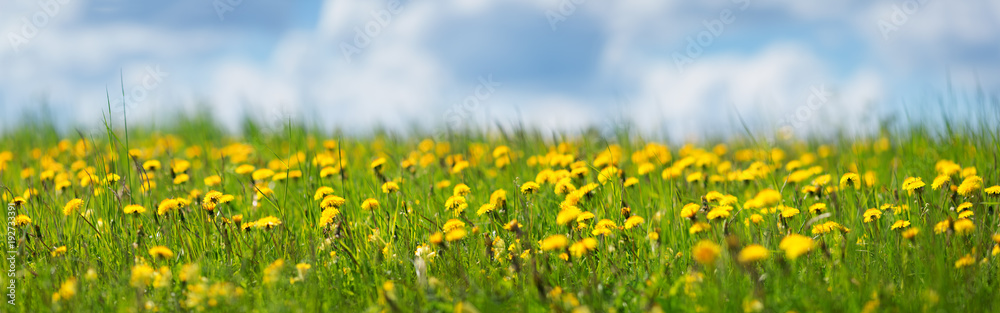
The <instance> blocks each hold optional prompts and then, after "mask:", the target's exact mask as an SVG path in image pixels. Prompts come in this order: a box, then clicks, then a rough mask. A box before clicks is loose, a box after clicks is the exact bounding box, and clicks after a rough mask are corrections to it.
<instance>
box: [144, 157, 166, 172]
mask: <svg viewBox="0 0 1000 313" xmlns="http://www.w3.org/2000/svg"><path fill="white" fill-rule="evenodd" d="M160 167H162V166H161V163H160V161H159V160H149V161H146V162H143V163H142V169H144V170H147V171H154V172H155V171H156V170H159V169H160Z"/></svg>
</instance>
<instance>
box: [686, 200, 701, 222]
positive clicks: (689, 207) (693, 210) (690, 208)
mask: <svg viewBox="0 0 1000 313" xmlns="http://www.w3.org/2000/svg"><path fill="white" fill-rule="evenodd" d="M699 210H701V206H700V205H698V204H695V203H688V204H685V205H684V207H683V208H681V217H683V218H692V217H694V216H695V214H698V211H699Z"/></svg>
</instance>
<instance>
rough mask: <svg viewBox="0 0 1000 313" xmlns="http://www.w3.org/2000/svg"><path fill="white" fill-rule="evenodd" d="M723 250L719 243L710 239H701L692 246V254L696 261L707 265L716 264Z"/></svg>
mask: <svg viewBox="0 0 1000 313" xmlns="http://www.w3.org/2000/svg"><path fill="white" fill-rule="evenodd" d="M720 251H721V249H720V247H719V245H717V244H715V243H714V242H711V241H708V240H701V241H699V242H698V243H697V244H695V245H694V247H693V248H691V256H692V257H693V258H694V260H695V261H697V262H698V263H701V264H702V265H705V266H710V265H713V264H715V259H716V257H718V256H719V252H720Z"/></svg>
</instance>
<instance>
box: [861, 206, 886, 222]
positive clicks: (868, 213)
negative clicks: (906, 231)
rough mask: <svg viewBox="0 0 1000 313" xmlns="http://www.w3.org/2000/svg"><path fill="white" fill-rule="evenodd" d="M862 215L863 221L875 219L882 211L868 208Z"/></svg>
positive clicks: (880, 215)
mask: <svg viewBox="0 0 1000 313" xmlns="http://www.w3.org/2000/svg"><path fill="white" fill-rule="evenodd" d="M864 217H865V223H868V222H871V221H877V220H878V219H879V218H880V217H882V211H879V209H868V210H867V211H865V214H864Z"/></svg>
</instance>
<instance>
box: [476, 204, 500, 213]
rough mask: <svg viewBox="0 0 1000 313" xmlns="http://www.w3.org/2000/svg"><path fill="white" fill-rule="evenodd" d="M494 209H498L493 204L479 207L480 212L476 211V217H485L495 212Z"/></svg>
mask: <svg viewBox="0 0 1000 313" xmlns="http://www.w3.org/2000/svg"><path fill="white" fill-rule="evenodd" d="M494 209H496V206H495V205H493V204H492V203H486V204H483V205H481V206H479V210H476V215H483V214H486V213H489V212H493V210H494Z"/></svg>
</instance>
